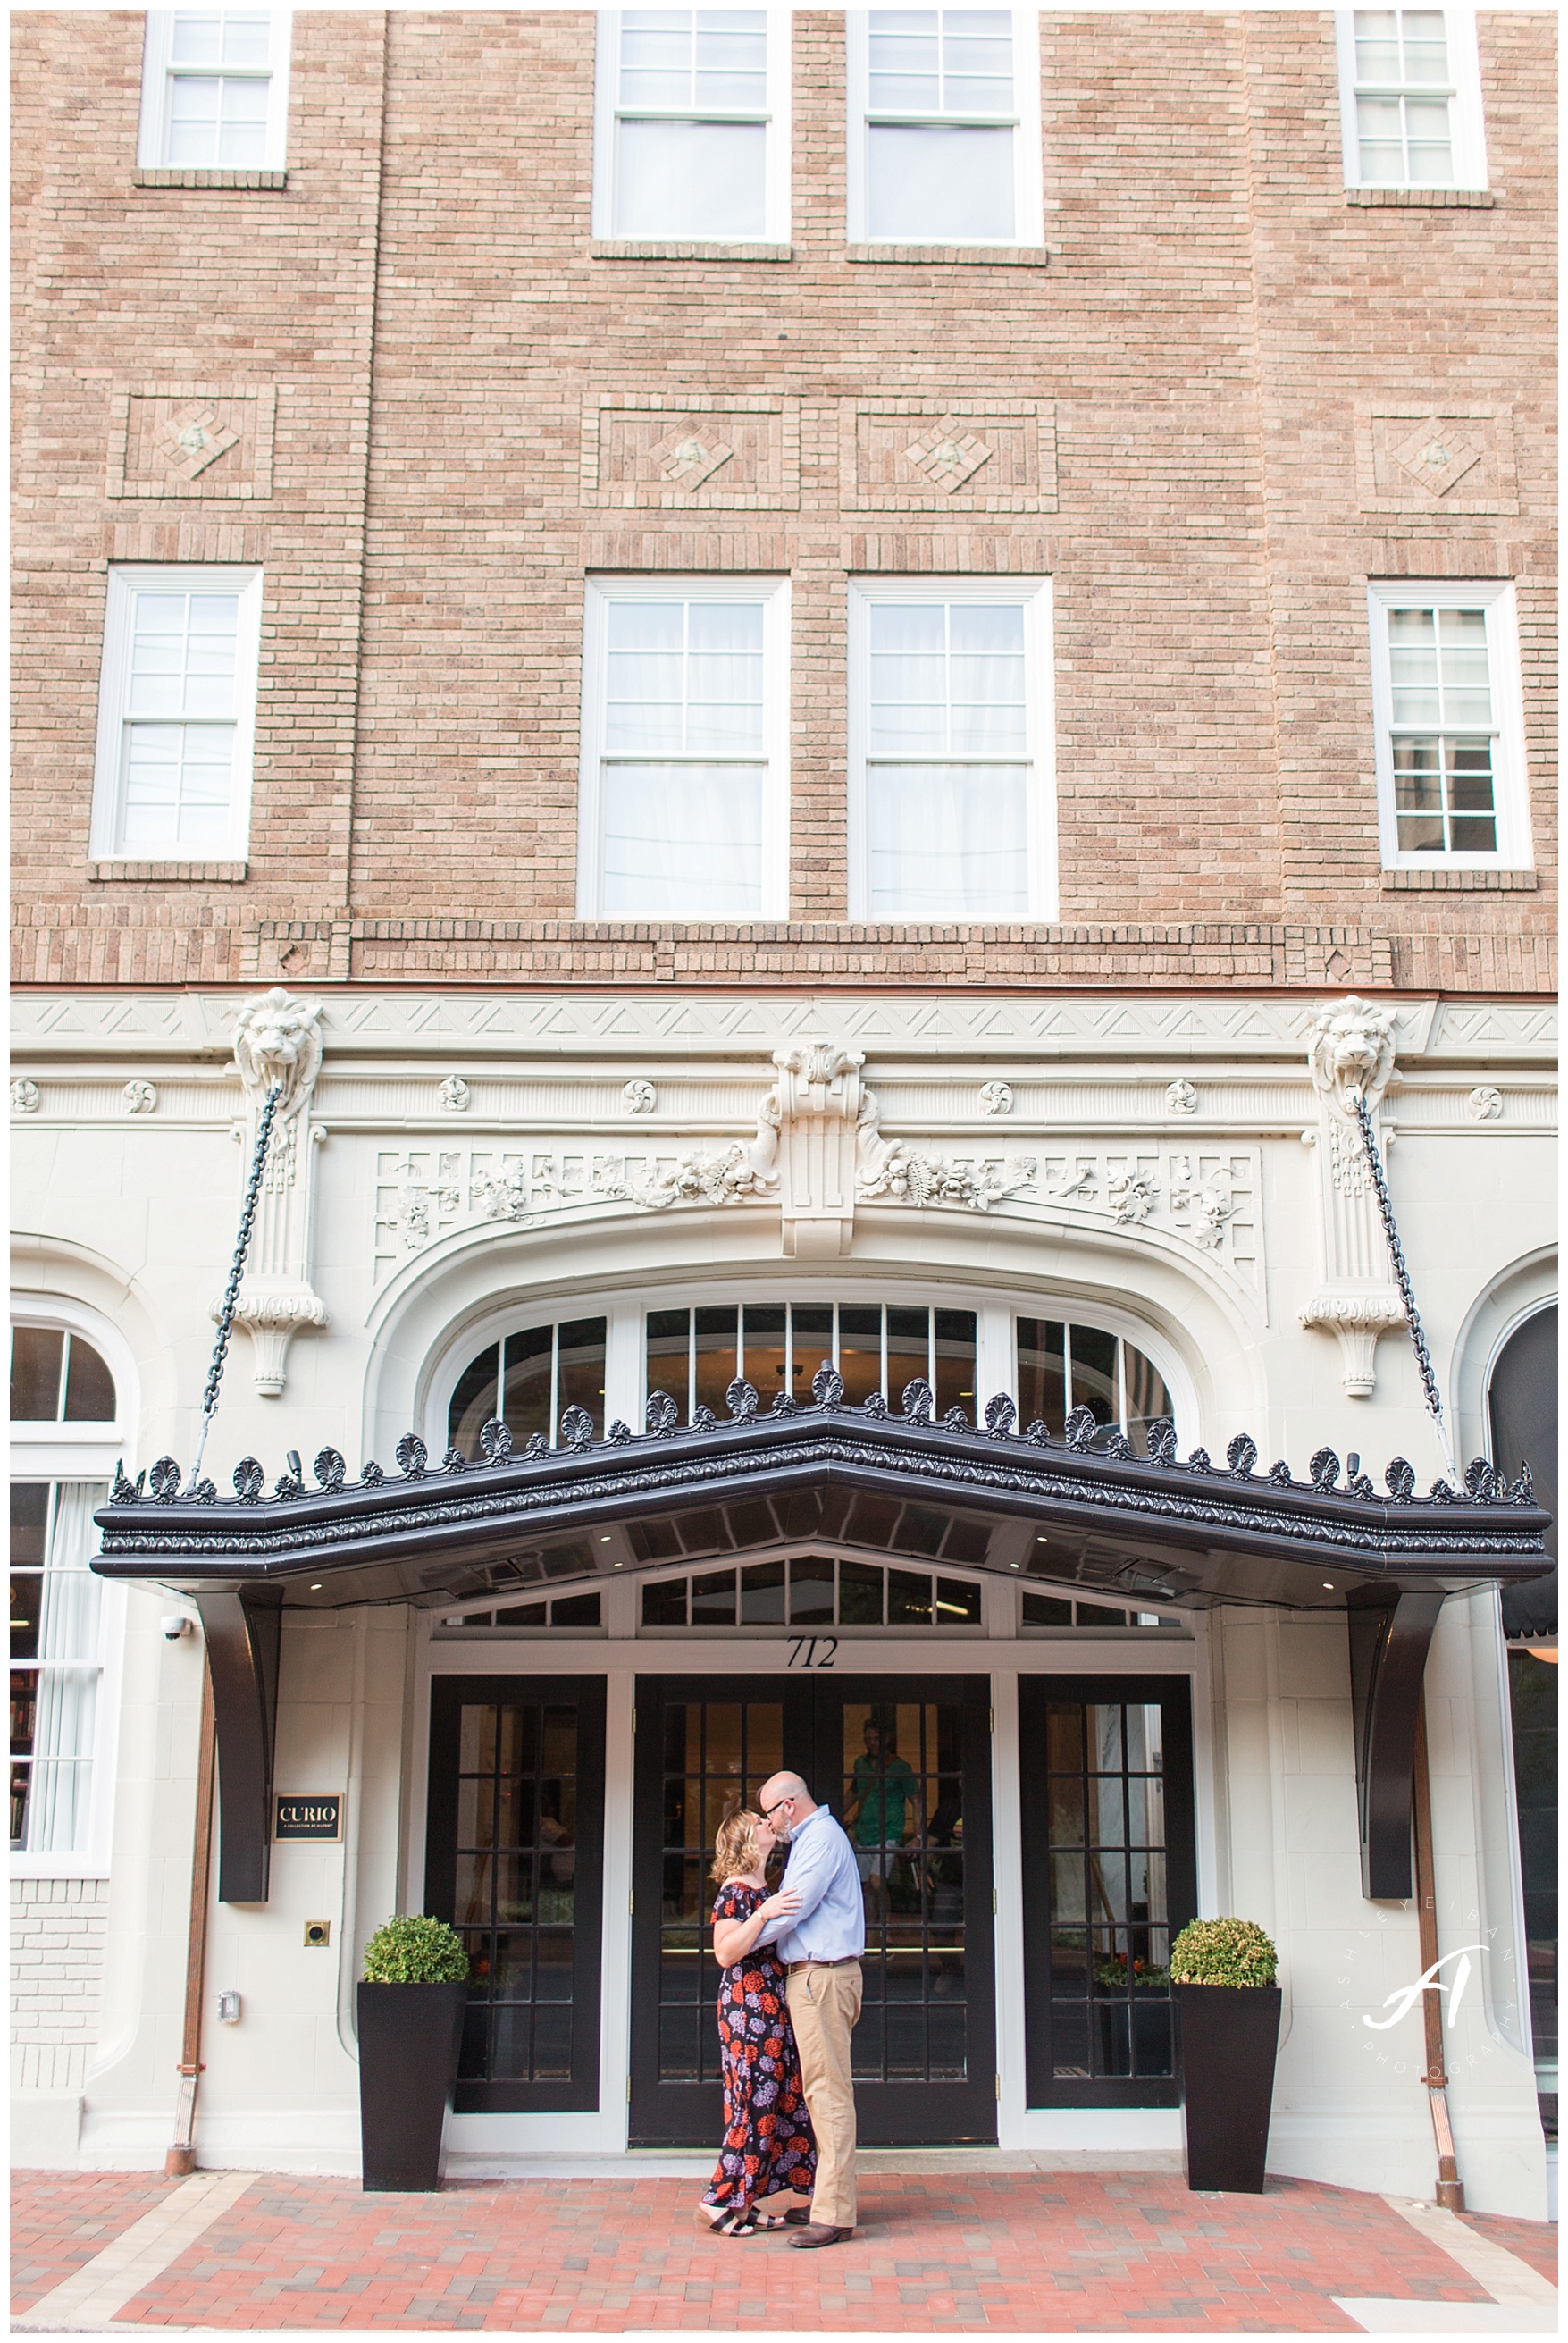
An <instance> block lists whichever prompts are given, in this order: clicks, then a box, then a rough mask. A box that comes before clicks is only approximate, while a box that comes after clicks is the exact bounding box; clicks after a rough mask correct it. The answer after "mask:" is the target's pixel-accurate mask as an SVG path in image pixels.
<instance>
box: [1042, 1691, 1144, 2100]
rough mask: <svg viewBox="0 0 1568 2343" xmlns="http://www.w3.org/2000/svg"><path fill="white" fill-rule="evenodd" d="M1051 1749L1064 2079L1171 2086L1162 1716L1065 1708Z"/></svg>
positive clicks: (1140, 1710) (1056, 1988) (1055, 1996)
mask: <svg viewBox="0 0 1568 2343" xmlns="http://www.w3.org/2000/svg"><path fill="white" fill-rule="evenodd" d="M1045 1744H1046V1764H1047V1766H1048V1769H1049V1778H1048V1781H1047V1785H1046V1812H1047V1816H1048V1821H1049V1835H1050V1972H1051V2025H1050V2038H1051V2044H1052V2066H1053V2068H1054V2071H1055V2072H1056V2074H1058V2075H1059V2076H1064V2077H1096V2076H1111V2075H1151V2076H1152V2075H1162V2076H1163V2075H1170V2074H1171V2072H1172V2071H1173V2069H1172V2065H1171V1985H1170V1972H1169V1961H1170V1928H1169V1925H1168V1924H1169V1912H1168V1908H1167V1905H1166V1879H1165V1784H1164V1772H1163V1765H1164V1759H1163V1751H1162V1747H1161V1712H1160V1708H1159V1704H1157V1703H1155V1702H1131V1701H1129V1702H1121V1701H1082V1702H1081V1701H1062V1702H1054V1703H1053V1704H1051V1706H1050V1709H1049V1711H1048V1712H1047V1717H1046V1736H1045Z"/></svg>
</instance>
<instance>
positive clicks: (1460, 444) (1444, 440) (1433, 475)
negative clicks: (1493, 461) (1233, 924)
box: [1393, 415, 1484, 497]
mask: <svg viewBox="0 0 1568 2343" xmlns="http://www.w3.org/2000/svg"><path fill="white" fill-rule="evenodd" d="M1483 452H1484V450H1483V449H1482V448H1480V447H1477V446H1476V445H1475V442H1474V441H1473V439H1468V438H1466V437H1465V435H1464V433H1463V432H1462V431H1460V430H1458V429H1456V428H1455V427H1454V425H1453V423H1452V420H1450V421H1449V422H1447V423H1443V422H1441V421H1440V420H1439V418H1438V417H1436V416H1435V415H1429V416H1428V417H1426V419H1425V420H1424V422H1421V423H1418V424H1417V425H1416V427H1415V428H1414V430H1413V431H1412V432H1411V434H1410V435H1409V437H1407V438H1404V439H1402V440H1401V441H1400V443H1399V445H1398V446H1397V447H1395V448H1394V450H1393V459H1394V462H1395V463H1396V464H1398V465H1399V466H1400V467H1401V468H1402V470H1404V471H1406V472H1408V473H1409V474H1410V477H1411V478H1412V480H1418V481H1419V482H1420V483H1421V486H1422V488H1425V489H1426V490H1427V491H1428V493H1429V494H1430V495H1432V496H1434V497H1441V496H1442V495H1443V494H1445V493H1446V491H1447V490H1448V489H1450V488H1452V487H1453V485H1454V483H1455V481H1456V480H1462V479H1463V478H1464V476H1465V474H1466V472H1468V471H1471V470H1473V468H1474V467H1475V466H1476V465H1477V464H1479V463H1480V461H1481V458H1482V456H1483Z"/></svg>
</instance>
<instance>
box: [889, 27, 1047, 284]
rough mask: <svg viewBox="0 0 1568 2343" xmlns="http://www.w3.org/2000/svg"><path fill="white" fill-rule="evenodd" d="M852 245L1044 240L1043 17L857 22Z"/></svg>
mask: <svg viewBox="0 0 1568 2343" xmlns="http://www.w3.org/2000/svg"><path fill="white" fill-rule="evenodd" d="M1043 236H1044V228H1043V224H1042V196H1041V181H1040V24H1039V16H1038V14H1037V12H1036V11H1035V10H1034V9H1032V8H870V9H859V10H855V11H852V12H851V13H850V15H849V242H850V243H851V244H937V245H943V244H984V245H1019V246H1038V245H1040V243H1041V242H1042V241H1043Z"/></svg>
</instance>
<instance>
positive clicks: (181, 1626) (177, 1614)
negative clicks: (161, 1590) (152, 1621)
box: [158, 1611, 191, 1644]
mask: <svg viewBox="0 0 1568 2343" xmlns="http://www.w3.org/2000/svg"><path fill="white" fill-rule="evenodd" d="M158 1624H159V1626H160V1627H162V1629H163V1631H164V1634H166V1636H167V1638H168V1640H169V1642H170V1643H171V1644H177V1643H178V1642H179V1639H180V1637H181V1636H182V1635H188V1634H190V1631H191V1622H190V1621H189V1619H187V1618H186V1614H185V1613H184V1612H183V1611H166V1612H165V1613H164V1615H163V1617H162V1618H161V1619H160V1620H159V1622H158Z"/></svg>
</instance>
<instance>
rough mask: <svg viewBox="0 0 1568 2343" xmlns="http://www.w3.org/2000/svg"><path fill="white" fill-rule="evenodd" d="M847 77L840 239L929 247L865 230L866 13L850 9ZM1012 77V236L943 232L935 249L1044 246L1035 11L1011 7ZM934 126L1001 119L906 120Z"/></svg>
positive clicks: (981, 124) (1028, 249) (1037, 21)
mask: <svg viewBox="0 0 1568 2343" xmlns="http://www.w3.org/2000/svg"><path fill="white" fill-rule="evenodd" d="M845 30H846V35H847V42H848V47H847V80H848V120H847V124H846V128H847V131H848V147H849V152H848V157H847V161H848V170H847V175H846V184H845V196H846V240H847V241H848V242H849V243H850V244H861V245H863V244H872V243H879V244H887V245H889V246H906V245H911V244H912V245H915V246H919V245H920V244H930V243H931V239H930V237H924V236H878V237H873V236H872V235H871V233H870V226H869V216H868V213H869V205H868V177H869V168H868V153H867V147H868V139H867V116H868V115H869V111H870V43H869V32H870V11H869V10H868V9H865V8H852V9H850V10H849V13H848V15H847V16H846V18H845ZM1012 75H1013V91H1012V96H1013V107H1014V112H1013V115H1012V116H1011V121H1012V124H1013V126H1014V134H1015V135H1014V137H1013V142H1012V166H1013V217H1014V220H1015V221H1016V223H1017V227H1018V233H1017V234H1016V235H1014V236H943V237H941V238H940V239H939V240H938V241H937V242H935V243H934V244H932V249H933V250H937V251H940V250H944V249H946V247H947V246H950V245H965V244H972V245H978V246H983V247H985V248H986V249H992V248H994V249H997V250H1017V251H1020V252H1036V251H1039V250H1040V249H1041V248H1042V247H1043V246H1044V243H1045V190H1044V178H1043V172H1042V165H1041V155H1040V14H1039V11H1038V10H1037V9H1034V8H1015V9H1013V11H1012ZM909 118H910V120H911V121H915V120H920V121H930V123H932V124H940V123H948V122H958V123H962V122H967V121H969V120H970V119H971V118H972V119H973V121H974V123H975V125H976V126H977V127H985V126H988V125H994V126H1001V125H1002V124H1003V121H1004V117H1002V116H973V117H970V116H967V115H941V114H933V115H930V116H910V117H909Z"/></svg>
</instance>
